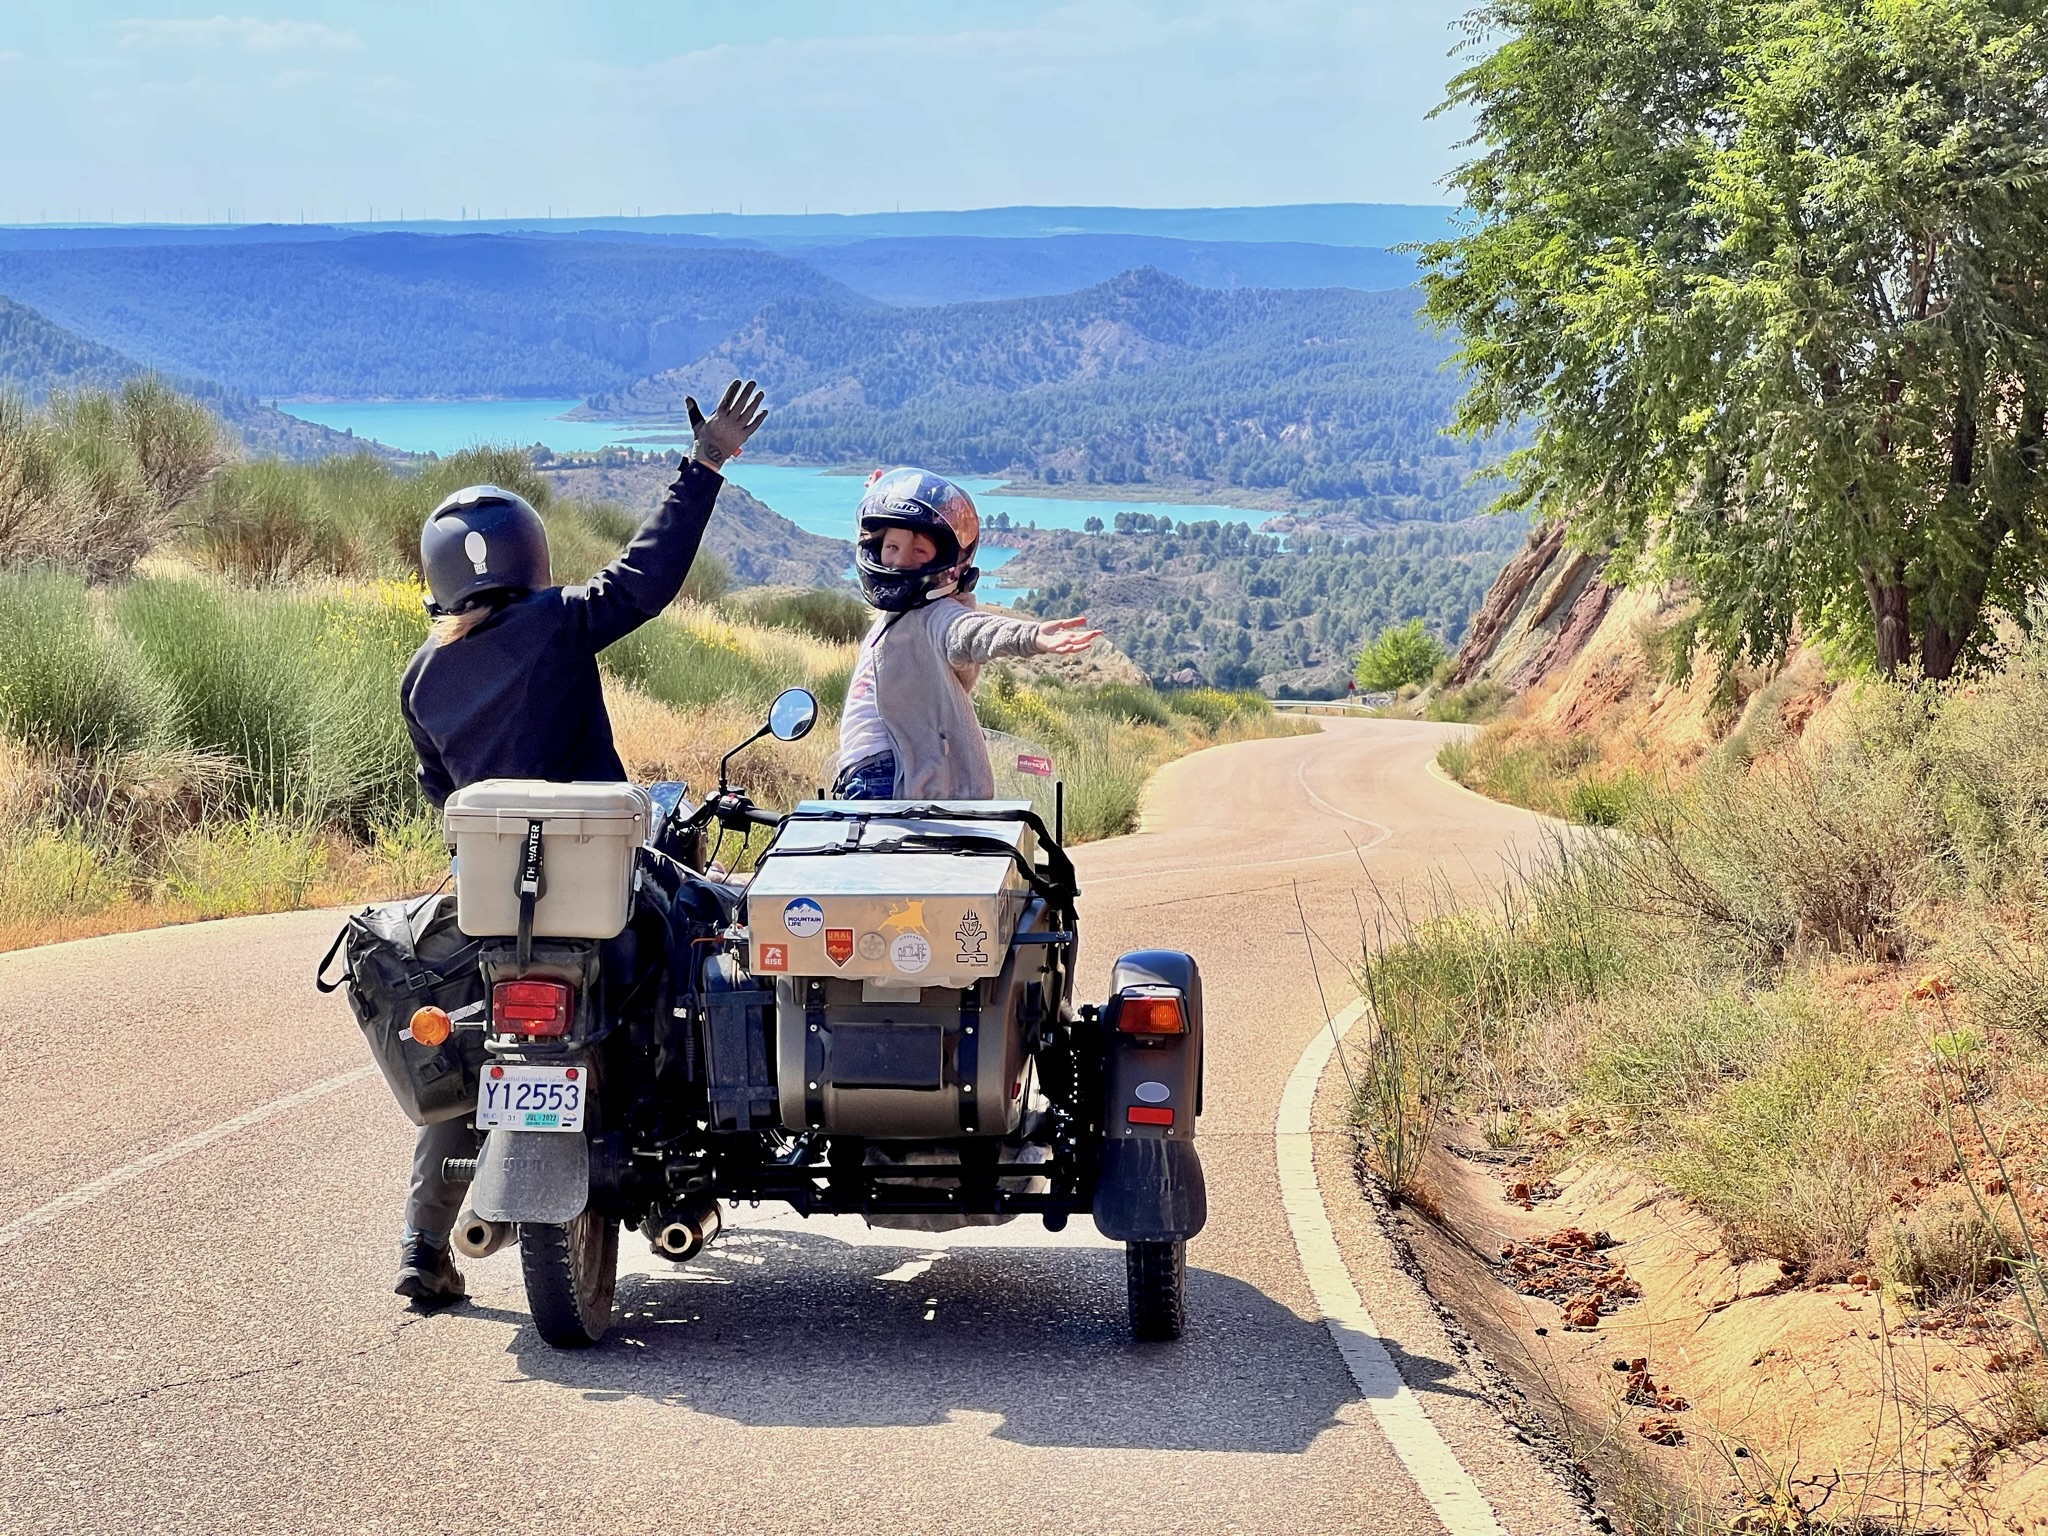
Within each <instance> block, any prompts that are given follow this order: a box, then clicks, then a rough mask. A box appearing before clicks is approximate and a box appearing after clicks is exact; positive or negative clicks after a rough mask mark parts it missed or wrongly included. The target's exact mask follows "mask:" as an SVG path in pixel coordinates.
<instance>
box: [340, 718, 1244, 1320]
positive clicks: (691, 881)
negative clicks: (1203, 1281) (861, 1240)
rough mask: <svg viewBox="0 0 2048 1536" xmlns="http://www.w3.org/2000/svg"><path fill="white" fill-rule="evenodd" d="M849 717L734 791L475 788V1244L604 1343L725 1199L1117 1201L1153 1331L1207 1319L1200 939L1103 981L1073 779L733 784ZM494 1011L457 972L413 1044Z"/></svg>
mask: <svg viewBox="0 0 2048 1536" xmlns="http://www.w3.org/2000/svg"><path fill="white" fill-rule="evenodd" d="M816 720H817V702H816V700H815V699H814V698H812V696H811V695H810V694H809V693H807V692H805V691H804V690H802V689H791V690H789V691H787V692H785V693H784V694H782V695H781V696H780V697H779V698H777V699H776V700H775V702H774V704H773V706H772V707H771V708H770V710H769V712H768V716H767V719H766V721H765V722H764V723H763V725H762V726H761V728H760V729H759V730H758V731H756V732H755V733H754V735H753V736H751V737H749V738H748V739H747V740H746V741H744V742H742V743H740V744H739V745H738V746H736V747H735V748H734V749H733V750H732V751H731V752H729V753H727V754H726V756H725V758H724V759H723V760H722V761H721V763H720V766H719V784H718V787H717V789H716V791H715V792H714V793H712V794H711V795H710V796H708V797H707V798H706V799H705V800H704V801H703V803H702V804H701V805H696V806H692V805H691V804H690V802H689V800H688V798H687V795H686V793H685V792H683V791H682V790H681V787H680V786H670V787H666V788H665V790H664V791H663V792H662V793H661V794H659V796H657V795H654V794H650V793H649V791H647V790H644V789H640V788H638V787H635V786H631V785H591V784H578V785H562V784H548V783H540V782H535V781H516V780H495V781H490V782H487V783H485V784H480V785H473V786H470V787H469V788H467V789H464V790H461V791H458V792H457V793H456V794H455V795H454V796H451V797H450V799H449V801H448V804H447V807H446V813H445V815H446V830H447V834H448V840H449V843H450V846H451V847H452V848H453V849H454V851H455V854H456V858H455V885H456V891H455V903H454V905H455V927H456V928H458V929H459V930H460V933H461V935H462V936H464V937H465V938H466V939H467V940H468V941H469V945H470V946H473V949H474V953H473V956H472V954H471V953H470V952H469V950H468V949H467V948H465V949H463V950H462V951H459V953H460V961H459V964H460V965H462V966H468V965H469V964H471V963H473V964H474V966H475V972H474V975H475V978H476V980H477V983H478V987H479V991H478V997H477V1001H476V1004H475V1005H473V1006H472V1007H471V1008H470V1009H469V1010H468V1011H469V1013H470V1014H471V1015H472V1017H471V1018H470V1019H469V1020H468V1021H467V1027H468V1028H469V1029H470V1030H471V1031H472V1032H473V1035H474V1037H475V1038H476V1039H479V1040H480V1043H481V1047H482V1048H481V1050H480V1051H478V1050H475V1049H470V1050H468V1051H467V1053H466V1054H461V1053H458V1054H461V1059H462V1060H463V1061H464V1062H465V1063H468V1066H467V1068H466V1070H467V1071H468V1072H469V1073H472V1074H473V1075H474V1078H475V1088H476V1091H475V1097H474V1111H473V1113H474V1123H475V1126H476V1128H477V1129H478V1130H479V1131H480V1132H482V1133H483V1144H482V1150H481V1153H480V1155H479V1157H478V1158H477V1159H475V1160H474V1163H473V1164H468V1163H464V1164H462V1165H459V1166H458V1165H455V1164H451V1165H450V1166H449V1167H448V1169H447V1170H446V1171H447V1172H448V1174H449V1175H450V1176H451V1177H456V1178H461V1177H465V1176H466V1177H469V1178H470V1179H471V1184H470V1192H469V1203H468V1208H467V1210H466V1211H465V1212H464V1214H463V1216H462V1218H461V1220H460V1222H459V1223H458V1227H457V1231H456V1242H457V1246H458V1247H459V1248H460V1249H461V1251H462V1252H464V1253H466V1254H469V1255H472V1256H483V1255H485V1254H488V1253H490V1252H493V1251H495V1250H496V1249H497V1248H498V1247H500V1246H502V1245H503V1244H506V1243H508V1242H514V1241H516V1242H517V1244H518V1249H519V1257H520V1265H521V1269H522V1273H523V1276H524V1280H525V1289H526V1296H527V1301H528V1305H529V1307H530V1309H531V1312H532V1315H533V1320H534V1324H535V1327H536V1329H537V1330H538V1331H539V1333H540V1335H541V1336H542V1338H544V1339H545V1340H546V1341H547V1342H548V1343H549V1344H551V1345H554V1346H556V1347H558V1348H580V1347H587V1346H589V1345H592V1344H595V1343H596V1342H597V1341H598V1340H599V1339H601V1338H602V1337H603V1336H604V1333H605V1331H606V1329H607V1327H608V1326H609V1323H610V1319H611V1312H612V1296H613V1285H614V1277H615V1274H616V1270H617V1263H618V1243H619V1235H620V1231H621V1228H622V1227H627V1226H630V1227H637V1228H638V1229H639V1231H640V1232H641V1233H642V1234H644V1235H645V1237H646V1238H647V1240H648V1241H649V1243H650V1244H651V1245H652V1248H653V1251H654V1252H655V1253H656V1254H658V1255H660V1256H662V1257H664V1258H667V1259H670V1260H674V1261H677V1262H683V1261H687V1260H689V1259H691V1258H693V1257H694V1256H696V1255H697V1254H698V1253H699V1252H701V1251H702V1249H703V1247H704V1245H705V1244H706V1243H708V1242H710V1241H712V1240H713V1239H714V1238H715V1237H716V1236H717V1234H718V1232H719V1230H720V1226H721V1222H722V1214H721V1213H722V1206H721V1202H728V1203H730V1202H737V1201H742V1200H746V1201H763V1200H767V1201H780V1202H784V1203H786V1204H788V1205H790V1206H791V1207H793V1208H794V1209H795V1210H797V1211H798V1212H800V1213H802V1214H804V1215H806V1216H808V1215H814V1214H838V1215H858V1216H861V1217H863V1218H865V1219H866V1220H867V1221H868V1222H869V1223H870V1224H872V1225H876V1226H894V1227H908V1228H910V1229H913V1230H923V1231H934V1230H946V1229H949V1228H954V1227H961V1226H967V1225H979V1224H991V1223H1001V1222H1006V1221H1011V1220H1015V1219H1017V1218H1019V1217H1036V1218H1038V1219H1039V1220H1040V1221H1042V1222H1043V1223H1044V1225H1045V1227H1046V1228H1047V1229H1048V1230H1050V1231H1055V1232H1057V1231H1060V1230H1062V1229H1063V1228H1065V1226H1066V1225H1067V1223H1068V1222H1069V1220H1071V1219H1072V1218H1074V1217H1077V1216H1086V1217H1088V1218H1090V1219H1092V1220H1093V1221H1094V1223H1095V1225H1096V1227H1097V1229H1098V1230H1099V1231H1100V1232H1101V1233H1102V1234H1103V1235H1104V1236H1105V1237H1106V1238H1108V1239H1110V1240H1111V1241H1114V1242H1121V1243H1122V1244H1123V1245H1124V1247H1125V1255H1126V1277H1127V1284H1128V1309H1129V1323H1130V1328H1131V1331H1132V1333H1133V1334H1134V1335H1135V1336H1137V1337H1138V1338H1141V1339H1172V1338H1177V1337H1178V1336H1179V1335H1180V1333H1181V1331H1182V1328H1183V1326H1184V1321H1185V1313H1186V1304H1185V1277H1186V1252H1187V1240H1188V1239H1189V1238H1190V1237H1193V1236H1194V1235H1195V1234H1196V1233H1198V1232H1199V1231H1200V1230H1201V1229H1202V1226H1203V1224H1204V1222H1205V1220H1206V1218H1207V1194H1206V1189H1205V1185H1204V1181H1203V1176H1202V1166H1201V1159H1200V1156H1199V1154H1198V1153H1197V1151H1196V1146H1195V1130H1196V1120H1197V1117H1198V1116H1199V1115H1200V1114H1201V1111H1202V1030H1203V1019H1202V986H1201V976H1200V972H1199V971H1198V969H1197V968H1196V965H1195V962H1194V961H1193V959H1192V958H1190V957H1189V956H1187V955H1185V954H1182V953H1179V952H1177V951H1171V950H1145V951H1139V952H1135V953H1131V954H1126V955H1124V956H1122V957H1120V958H1119V959H1118V960H1117V961H1116V963H1115V964H1114V965H1113V966H1112V967H1111V968H1110V984H1109V990H1108V992H1107V994H1106V996H1105V997H1104V998H1103V1000H1102V1001H1100V1002H1094V1001H1083V1002H1079V1003H1077V1002H1076V993H1077V980H1076V967H1075V960H1076V950H1077V943H1078V927H1077V913H1076V901H1077V899H1078V897H1079V894H1080V892H1079V887H1078V885H1077V883H1076V879H1075V873H1074V866H1073V864H1072V862H1071V860H1070V859H1069V858H1068V856H1067V853H1066V851H1065V850H1064V848H1063V847H1062V846H1061V843H1062V839H1061V828H1060V825H1059V823H1060V820H1061V817H1060V814H1059V810H1058V795H1057V793H1056V794H1055V810H1054V817H1053V823H1052V825H1050V826H1048V824H1047V822H1046V820H1045V819H1044V818H1043V817H1042V816H1041V815H1040V813H1039V811H1038V810H1037V809H1035V808H1034V807H1033V805H1032V803H1031V802H1030V801H1029V800H1024V799H1015V800H998V801H985V802H962V801H953V802H936V803H917V802H897V801H832V800H825V799H818V800H807V801H804V802H802V803H800V804H798V805H796V806H795V807H793V808H791V809H789V810H788V811H785V812H780V813H777V812H772V811H768V810H764V809H762V808H760V807H758V806H756V805H755V804H754V802H753V800H752V799H751V798H750V797H749V796H748V794H747V793H746V791H745V790H744V789H741V788H739V787H737V786H735V785H734V784H733V783H732V782H731V781H730V777H729V769H730V767H731V764H732V762H733V759H734V758H735V757H737V756H738V755H739V754H740V753H741V752H742V751H744V750H745V749H746V748H748V747H750V746H752V745H753V744H754V743H755V742H758V741H760V740H762V739H763V738H764V737H770V736H772V737H774V738H775V739H776V740H778V741H782V742H793V741H797V740H800V739H801V738H802V737H803V736H804V735H806V734H807V733H808V732H809V731H810V730H811V728H812V726H813V725H814V724H815V723H816ZM1024 761H1026V762H1027V763H1028V764H1029V771H1032V772H1037V771H1039V764H1038V762H1037V760H1036V759H1030V758H1027V759H1024ZM1044 766H1045V768H1047V769H1049V767H1050V764H1045V765H1044ZM756 831H766V832H767V833H769V834H770V836H769V841H768V844H767V847H766V849H765V851H763V852H762V853H761V854H760V855H759V857H758V859H757V860H756V861H755V864H754V868H753V870H752V872H751V873H740V872H729V871H725V870H721V869H719V868H718V867H717V866H716V864H715V862H714V861H713V859H711V858H707V856H706V852H707V850H706V843H707V838H709V837H711V836H712V835H714V834H715V835H717V836H719V837H721V838H722V836H723V834H725V833H738V834H742V835H747V836H750V835H751V834H752V833H754V832H756ZM366 915H367V914H366ZM346 936H347V935H346V933H345V934H344V937H346ZM337 942H338V943H339V941H337ZM363 969H364V968H363V967H362V966H360V965H358V964H356V963H355V962H354V961H352V964H351V973H350V974H351V979H352V980H353V979H355V978H356V977H357V976H358V975H359V974H360V973H361V972H362V970H363ZM416 979H417V978H416ZM421 995H424V994H421ZM357 1012H358V1015H359V1017H365V1016H366V1015H367V1014H368V1013H369V1012H376V1013H377V1014H378V1016H379V1017H385V1018H388V1017H391V1016H393V1009H392V1008H391V1007H390V1006H388V1005H383V1006H380V1007H378V1008H375V1009H371V1008H367V1007H366V1005H365V1002H364V1000H363V999H361V998H358V999H357ZM423 1015H424V1017H423ZM444 1021H446V1022H445V1023H444ZM364 1027H365V1029H366V1031H367V1030H370V1029H371V1028H372V1026H371V1025H370V1024H369V1023H368V1022H367V1020H366V1022H365V1026H364ZM461 1027H462V1026H458V1025H457V1024H455V1023H454V1022H453V1019H452V1017H451V1016H450V1015H449V1014H448V1012H447V1011H446V1010H445V1009H443V1008H440V1007H439V1006H438V1005H436V1004H433V1003H429V1004H427V1005H425V1006H424V1007H422V1008H420V1009H418V1010H416V1011H415V1012H414V1014H413V1015H412V1016H411V1017H410V1018H409V1019H408V1022H407V1026H406V1029H405V1031H404V1033H405V1034H406V1035H407V1036H408V1037H409V1040H410V1042H411V1043H410V1045H408V1046H407V1048H406V1049H407V1050H408V1051H410V1052H412V1053H413V1054H417V1053H418V1052H419V1051H421V1050H426V1049H429V1048H432V1049H440V1050H443V1051H444V1052H445V1051H447V1050H451V1049H453V1046H452V1045H449V1044H446V1043H445V1042H449V1040H450V1036H451V1035H453V1034H455V1033H456V1032H457V1031H458V1029H459V1028H461ZM376 1043H377V1042H376V1040H375V1039H374V1038H373V1044H376ZM387 1045H388V1042H387ZM384 1059H385V1057H384V1056H383V1055H381V1054H380V1060H384ZM415 1075H417V1074H415ZM386 1077H387V1078H388V1079H392V1080H393V1086H394V1088H397V1087H399V1086H400V1084H399V1082H398V1080H397V1078H396V1077H395V1076H394V1071H393V1068H392V1067H391V1065H389V1064H388V1063H387V1065H386ZM465 1081H466V1079H465ZM403 1097H404V1096H403V1094H401V1100H402V1102H403ZM445 1098H446V1095H444V1099H445ZM409 1107H411V1106H409ZM419 1118H421V1117H420V1115H419V1114H418V1113H417V1112H416V1113H415V1119H419Z"/></svg>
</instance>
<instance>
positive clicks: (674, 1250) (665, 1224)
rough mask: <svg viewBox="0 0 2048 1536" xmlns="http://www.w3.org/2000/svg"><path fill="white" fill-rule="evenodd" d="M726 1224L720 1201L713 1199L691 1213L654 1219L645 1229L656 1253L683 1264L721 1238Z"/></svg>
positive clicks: (680, 1213) (673, 1213)
mask: <svg viewBox="0 0 2048 1536" xmlns="http://www.w3.org/2000/svg"><path fill="white" fill-rule="evenodd" d="M724 1225H725V1221H724V1218H723V1217H722V1216H721V1215H720V1214H719V1210H718V1202H717V1201H716V1200H712V1201H709V1202H707V1203H706V1204H704V1205H701V1206H698V1207H695V1208H694V1209H691V1210H687V1211H676V1212H671V1213H668V1214H665V1215H659V1216H650V1217H649V1218H648V1220H647V1225H646V1226H645V1227H644V1228H643V1229H642V1230H643V1231H645V1232H646V1233H647V1240H648V1241H649V1242H650V1243H652V1244H653V1245H654V1251H655V1253H656V1254H658V1255H659V1256H660V1257H662V1258H664V1259H667V1260H669V1261H670V1262H671V1263H675V1264H683V1263H687V1262H688V1261H689V1260H691V1259H694V1258H695V1257H697V1255H698V1254H700V1253H702V1252H703V1251H704V1245H705V1244H706V1243H708V1242H710V1241H711V1240H712V1239H713V1238H714V1237H716V1236H718V1234H719V1232H720V1231H721V1230H722V1229H723V1228H724Z"/></svg>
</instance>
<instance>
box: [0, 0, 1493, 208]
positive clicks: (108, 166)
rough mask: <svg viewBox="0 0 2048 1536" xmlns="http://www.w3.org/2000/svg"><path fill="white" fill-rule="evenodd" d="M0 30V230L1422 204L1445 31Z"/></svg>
mask: <svg viewBox="0 0 2048 1536" xmlns="http://www.w3.org/2000/svg"><path fill="white" fill-rule="evenodd" d="M215 3H216V4H221V3H225V4H227V5H230V6H236V7H237V8H236V9H234V10H233V11H230V12H223V11H217V10H215V9H213V8H212V7H210V6H207V5H181V4H175V3H162V0H158V3H151V0H6V3H4V4H0V142H4V143H6V144H8V145H10V146H11V147H12V149H11V153H10V155H9V164H8V166H7V169H6V173H5V175H4V176H0V222H4V223H31V222H36V221H39V220H44V219H47V220H50V221H53V222H74V221H81V220H82V221H91V222H98V221H108V222H133V221H145V220H156V221H162V220H176V221H193V222H198V221H207V222H212V221H229V220H232V221H238V222H255V221H262V220H270V219H285V220H296V219H299V218H302V217H303V218H305V219H308V220H344V219H346V220H352V221H355V220H363V219H367V218H369V217H371V216H372V215H373V214H374V216H375V217H376V218H379V219H391V218H399V217H406V218H415V219H417V218H456V217H461V216H463V214H464V213H465V212H466V213H467V214H468V215H469V216H471V217H475V216H478V215H481V216H484V217H490V218H499V217H532V216H540V215H544V214H547V213H549V212H552V213H553V214H554V215H556V216H564V215H569V216H581V217H589V216H593V215H596V214H600V213H620V212H624V213H627V214H632V213H634V212H636V211H639V212H644V213H647V214H654V213H702V212H739V211H752V212H764V213H800V212H805V211H809V212H839V213H859V212H884V211H888V210H891V209H894V208H899V207H900V208H902V209H905V210H909V209H930V208H977V207H995V206H1003V205H1007V204H1016V203H1040V204H1097V205H1100V204H1116V205H1128V206H1141V207H1188V206H1209V207H1216V206H1235V205H1243V204H1273V203H1303V202H1393V203H1441V202H1446V201H1450V199H1449V197H1448V196H1447V194H1445V193H1444V192H1443V191H1442V189H1441V188H1440V187H1439V186H1438V185H1437V182H1438V179H1439V178H1440V177H1441V176H1442V175H1443V174H1444V173H1445V172H1446V171H1447V170H1449V169H1450V167H1451V166H1452V164H1453V163H1454V162H1455V157H1456V151H1455V148H1454V146H1455V143H1456V141H1457V140H1458V138H1460V137H1461V136H1462V129H1461V128H1460V126H1459V125H1458V124H1457V123H1455V122H1452V121H1446V120H1442V119H1439V120H1436V121H1430V120H1428V114H1429V112H1430V110H1431V109H1432V108H1433V107H1434V106H1435V105H1436V104H1437V102H1438V101H1439V100H1440V99H1441V96H1442V88H1443V83H1444V81H1445V80H1446V79H1447V78H1448V77H1449V75H1450V73H1451V71H1452V69H1453V68H1454V65H1453V62H1452V60H1451V59H1450V58H1449V53H1450V50H1451V48H1452V46H1453V44H1454V43H1455V42H1456V41H1457V38H1458V36H1459V33H1458V31H1457V26H1456V23H1457V20H1458V18H1459V16H1460V15H1461V14H1462V13H1463V12H1464V10H1466V9H1467V0H1458V3H1449V4H1446V3H1440V0H1405V3H1404V0H1352V3H1345V0H1189V3H1181V4H1171V3H1164V0H1086V3H1080V4H1058V3H1046V0H682V3H677V0H324V3H323V0H285V3H282V4H277V5H264V4H257V3H254V0H215Z"/></svg>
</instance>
